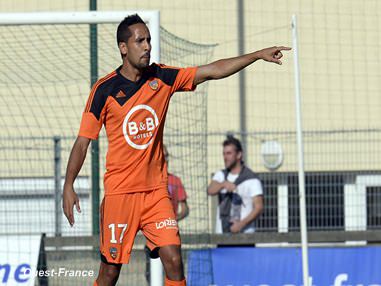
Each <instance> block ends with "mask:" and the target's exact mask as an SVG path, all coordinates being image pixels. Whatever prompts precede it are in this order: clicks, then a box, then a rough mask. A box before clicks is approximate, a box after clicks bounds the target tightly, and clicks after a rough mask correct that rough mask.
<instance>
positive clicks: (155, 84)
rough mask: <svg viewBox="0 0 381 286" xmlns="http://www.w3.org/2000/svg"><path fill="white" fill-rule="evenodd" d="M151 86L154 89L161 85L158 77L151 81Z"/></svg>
mask: <svg viewBox="0 0 381 286" xmlns="http://www.w3.org/2000/svg"><path fill="white" fill-rule="evenodd" d="M149 87H150V88H152V89H153V90H157V88H158V87H159V82H158V81H157V79H155V80H153V81H151V82H150V83H149Z"/></svg>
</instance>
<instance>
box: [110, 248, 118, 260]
mask: <svg viewBox="0 0 381 286" xmlns="http://www.w3.org/2000/svg"><path fill="white" fill-rule="evenodd" d="M110 256H111V257H112V259H115V258H116V257H117V256H118V250H117V249H116V247H110Z"/></svg>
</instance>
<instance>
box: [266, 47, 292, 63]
mask: <svg viewBox="0 0 381 286" xmlns="http://www.w3.org/2000/svg"><path fill="white" fill-rule="evenodd" d="M289 50H291V48H290V47H283V46H280V47H271V48H266V49H263V50H260V51H258V56H259V58H261V59H262V60H264V61H266V62H272V63H276V64H278V65H281V64H282V62H281V60H280V59H281V58H282V57H283V54H282V51H289Z"/></svg>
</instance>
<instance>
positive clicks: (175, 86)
mask: <svg viewBox="0 0 381 286" xmlns="http://www.w3.org/2000/svg"><path fill="white" fill-rule="evenodd" d="M196 70H197V67H192V68H174V67H168V66H164V65H158V64H151V65H150V66H149V67H148V68H147V70H146V71H145V72H144V74H143V75H142V77H141V78H140V80H139V81H137V82H132V81H130V80H128V79H127V78H125V77H124V76H122V75H121V73H120V67H119V68H118V69H117V70H115V71H114V72H112V73H110V74H109V75H107V76H106V77H104V78H102V79H100V80H98V81H97V82H96V83H95V85H94V86H93V88H92V90H91V93H90V96H89V99H88V101H87V105H86V109H85V111H84V113H83V115H82V121H81V126H80V130H79V134H78V136H83V137H87V138H90V139H97V138H98V134H99V131H100V130H101V128H102V126H103V125H104V126H105V129H106V134H107V138H108V143H109V144H108V152H107V157H106V174H105V177H104V187H105V195H110V194H122V193H132V192H142V191H150V190H153V189H156V188H160V187H166V186H167V167H166V163H165V159H164V155H163V131H164V122H165V116H166V114H167V110H168V105H169V101H170V98H171V95H172V94H173V93H174V92H176V91H191V90H194V89H195V86H194V85H193V80H194V77H195V74H196Z"/></svg>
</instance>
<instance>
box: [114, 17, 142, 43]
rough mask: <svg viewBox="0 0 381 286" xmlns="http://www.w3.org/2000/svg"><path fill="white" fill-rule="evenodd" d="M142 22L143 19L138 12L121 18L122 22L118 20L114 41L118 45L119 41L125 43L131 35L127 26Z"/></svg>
mask: <svg viewBox="0 0 381 286" xmlns="http://www.w3.org/2000/svg"><path fill="white" fill-rule="evenodd" d="M139 23H141V24H144V25H145V23H144V21H143V19H142V18H140V16H139V15H138V14H134V15H129V16H127V17H126V18H124V19H123V21H122V22H120V24H119V26H118V29H117V31H116V41H117V44H118V45H119V43H120V42H125V43H127V41H128V39H129V38H130V37H131V35H132V34H131V31H130V29H129V28H128V27H130V26H132V25H135V24H139Z"/></svg>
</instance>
